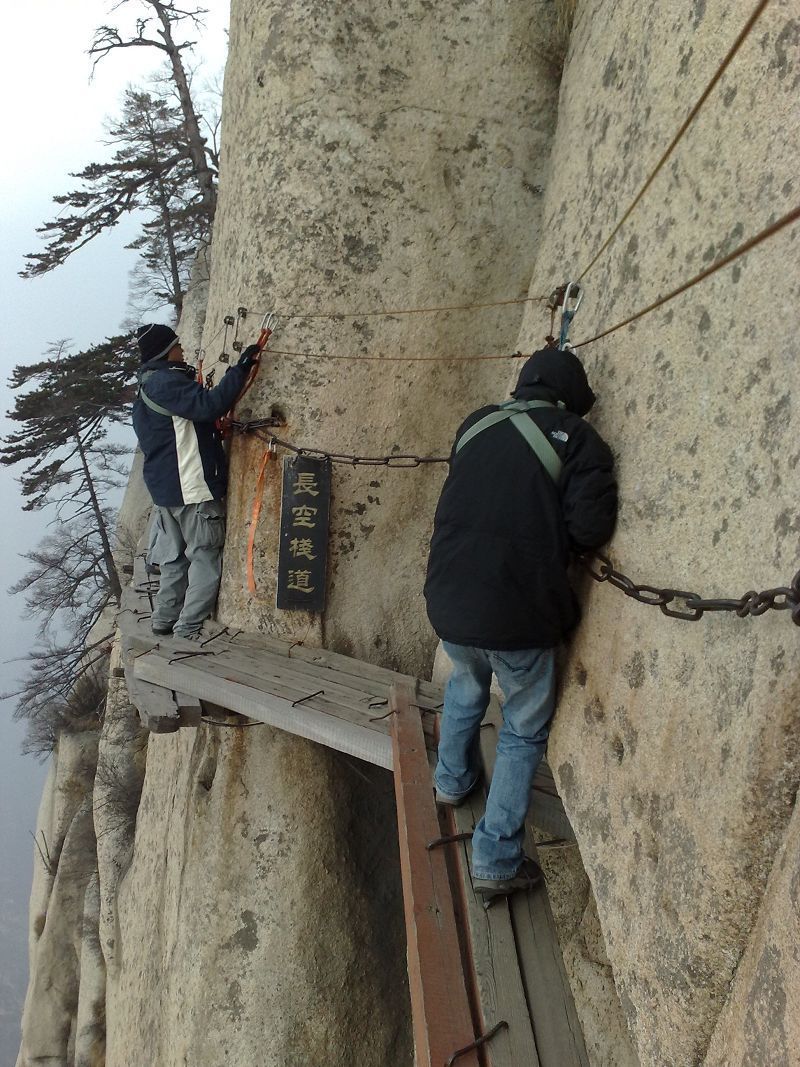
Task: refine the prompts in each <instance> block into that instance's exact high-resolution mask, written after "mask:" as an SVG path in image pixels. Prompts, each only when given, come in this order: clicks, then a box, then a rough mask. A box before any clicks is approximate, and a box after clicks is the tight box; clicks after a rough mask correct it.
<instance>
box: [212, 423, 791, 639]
mask: <svg viewBox="0 0 800 1067" xmlns="http://www.w3.org/2000/svg"><path fill="white" fill-rule="evenodd" d="M269 425H274V423H273V422H272V420H269V419H254V420H253V421H251V422H234V423H231V428H232V429H233V430H234V432H236V433H242V434H246V433H252V434H253V435H254V436H255V437H258V438H259V439H260V440H262V441H265V442H266V443H267V444H268V445H270V447H273V448H275V447H280V448H283V449H285V450H286V451H287V452H292V453H294V454H295V455H296V456H307V457H309V458H311V459H327V460H329V461H330V462H331V463H346V464H348V465H350V466H353V467H358V466H367V467H409V468H410V467H420V466H422V465H423V464H426V463H449V462H450V460H449V458H448V457H447V456H416V455H409V454H396V455H393V456H352V455H347V454H345V453H342V452H327V451H325V449H322V448H304V447H302V446H297V445H293V444H290V443H289V442H288V441H283V440H282V439H281V438H280V437H276V436H275V434H271V433H263V432H262V429H263V428H266V427H268V426H269ZM578 562H579V563H580V564H581V566H582V567H583V568H584V570H585V571H587V573H588V574H590V575H591V577H592V578H594V580H595V581H596V582H610V583H611V585H613V586H615V587H616V588H617V589H621V590H622V592H623V593H624V594H625V596H629V597H630V598H631V599H632V600H636V601H638V602H639V603H640V604H650V605H651V606H652V607H658V608H660V609H661V611H662V612H663V614H664V615H668V616H669V617H670V618H671V619H682V620H683V621H685V622H697V621H698V620H699V619H702V617H703V615H704V614H705V612H707V611H733V612H735V613H736V614H737V615H738V616H739V618H741V619H743V618H746V617H747V616H748V615H751V616H753V617H755V616H758V615H763V614H764V613H765V612H767V611H769V610H774V611H790V612H791V616H792V622H793V623H794V624H795V625H796V626H800V570H799V571H798V572H797V574H795V576H794V578H793V579H792V583H791V585H785V586H778V587H777V588H775V589H765V590H764V591H763V592H760V593H759V592H757V591H756V590H755V589H750V590H748V591H747V592H746V593H744V594H743V595H742V596H740V597H739V598H738V599H727V598H719V599H707V598H704V597H701V596H700V594H699V593H693V592H690V591H688V590H685V589H672V588H669V587H667V588H659V587H657V586H654V585H647V584H638V583H636V582H634V581H633V579H632V578H629V577H628V576H627V575H626V574H623V573H622V571H619V570H617V569H616V567H615V566H614V564H613V563H612V561H611V558H610V557H609V556H607V555H605V554H604V553H603V552H585V553H582V554H581V555H579V556H578ZM681 605H683V606H682V607H681Z"/></svg>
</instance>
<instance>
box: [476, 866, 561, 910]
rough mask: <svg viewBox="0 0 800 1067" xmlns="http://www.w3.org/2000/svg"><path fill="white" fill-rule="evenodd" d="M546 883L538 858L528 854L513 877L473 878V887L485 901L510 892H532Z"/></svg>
mask: <svg viewBox="0 0 800 1067" xmlns="http://www.w3.org/2000/svg"><path fill="white" fill-rule="evenodd" d="M543 884H544V875H543V874H542V868H541V867H540V866H539V864H538V863H537V862H536V860H532V859H530V857H528V856H526V857H525V859H523V861H522V863H521V864H520V866H519V868H518V870H517V873H516V874H515V875H514V876H513V877H512V878H501V879H495V878H473V879H472V888H473V889H474V890H475V892H476V893H477V894H478V896H480V897H482V898H483V901H484V903H487V902H489V901H491V900H494V898H495V897H507V896H508V895H509V894H510V893H519V892H524V893H527V892H530V890H531V889H538V888H539V886H540V885H543Z"/></svg>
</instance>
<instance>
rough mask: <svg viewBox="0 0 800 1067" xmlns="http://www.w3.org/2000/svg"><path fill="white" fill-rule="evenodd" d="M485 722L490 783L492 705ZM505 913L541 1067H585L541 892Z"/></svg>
mask: <svg viewBox="0 0 800 1067" xmlns="http://www.w3.org/2000/svg"><path fill="white" fill-rule="evenodd" d="M486 718H487V721H488V722H490V723H491V724H492V728H490V729H487V730H482V731H481V757H482V759H483V761H484V768H485V770H486V773H487V775H488V778H489V780H491V775H492V772H493V771H494V762H495V748H496V744H497V734H498V732H499V729H500V726H501V725H502V712H501V711H500V707H499V705H498V704H497V702H496V701H494V700H493V701H492V703H491V704H490V706H489V711H488V712H487V717H486ZM525 852H526V854H527V855H528V856H530V857H531V858H532V859H535V860H538V854H537V851H536V842H535V840H534V837H533V833H532V832H531V828H530V826H527V825H526V833H525ZM508 907H509V910H510V913H511V922H512V926H513V929H514V934H515V942H516V948H517V959H518V961H519V968H520V971H521V974H522V980H523V985H524V988H525V996H526V999H527V1002H528V1010H529V1014H530V1018H531V1021H532V1024H533V1034H534V1039H535V1041H536V1049H537V1052H538V1055H539V1061H540V1063H541V1067H589V1059H588V1056H587V1053H586V1045H585V1043H584V1040H583V1032H582V1030H581V1026H580V1022H579V1021H578V1015H577V1012H576V1011H575V1002H574V999H573V996H572V989H571V988H570V984H569V980H568V978H567V974H566V971H565V970H564V960H563V958H562V956H561V946H560V944H559V941H558V932H557V930H556V926H555V922H554V920H553V913H552V911H551V910H550V902H549V900H548V899H547V892H546V889H545V890H541V889H540V890H534V891H533V892H531V893H514V894H512V895H511V896H510V897H509V898H508Z"/></svg>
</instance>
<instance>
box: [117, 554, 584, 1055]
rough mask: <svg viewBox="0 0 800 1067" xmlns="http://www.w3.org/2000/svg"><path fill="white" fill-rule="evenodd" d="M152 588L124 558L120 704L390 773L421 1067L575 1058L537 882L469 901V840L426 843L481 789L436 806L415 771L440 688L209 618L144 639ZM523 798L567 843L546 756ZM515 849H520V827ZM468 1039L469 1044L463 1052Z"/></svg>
mask: <svg viewBox="0 0 800 1067" xmlns="http://www.w3.org/2000/svg"><path fill="white" fill-rule="evenodd" d="M153 592H154V583H150V582H149V581H148V580H147V578H146V576H145V575H144V569H143V564H142V562H141V561H140V560H137V566H136V569H135V571H134V583H133V585H132V586H131V587H129V588H128V589H127V590H126V591H125V593H124V598H123V605H122V611H121V612H120V616H119V626H120V629H121V631H122V640H123V653H124V655H123V662H124V665H125V676H126V681H127V684H128V689H129V693H130V696H131V701H132V703H134V704H135V705H136V707H137V708H138V709H139V713H140V716H141V717H142V721H143V723H144V724H145V725H146V726H147V727H148V729H150V730H151V731H152V732H154V733H165V732H173V731H175V730H177V729H179V728H180V727H187V726H189V727H192V726H197V725H198V724H199V723H200V722H201V717H202V715H203V713H204V711H205V713H206V714H208V713H209V712H211V713H212V714H213V713H214V712H215V711H216V712H218V711H219V709H225V710H226V711H229V712H234V713H237V714H239V715H244V716H246V717H247V718H248V719H250V720H255V721H258V722H263V723H267V724H269V725H271V726H274V727H277V728H279V729H283V730H286V731H288V732H290V733H293V734H295V735H297V736H300V737H305V738H307V739H308V740H311V741H315V742H318V743H320V744H324V745H327V746H328V747H330V748H334V749H336V750H338V751H340V752H343V753H346V754H349V755H352V756H356V757H358V758H360V759H364V760H366V761H368V762H370V763H373V764H375V765H377V766H380V767H384V768H386V769H387V770H393V771H394V775H395V790H396V797H397V807H398V824H399V831H400V851H401V868H402V873H403V882H404V899H405V908H406V919H407V929H408V945H409V976H410V979H411V982H410V986H411V995H412V1007H413V1018H414V1028H415V1043H416V1049H417V1058H418V1062H419V1065H420V1067H446V1065H447V1064H450V1063H452V1064H455V1067H479V1065H480V1067H586V1065H587V1063H588V1061H587V1059H586V1052H585V1048H584V1045H583V1038H582V1035H581V1032H580V1026H579V1024H578V1021H577V1016H576V1014H575V1008H574V1004H573V1001H572V994H571V990H570V988H569V984H568V982H567V979H566V975H565V973H564V968H563V963H562V960H561V952H560V949H559V946H558V939H557V936H556V931H555V926H554V924H553V919H552V915H551V913H550V908H549V904H548V901H547V895H546V892H545V891H540V892H536V893H532V894H518V895H515V896H513V897H511V898H509V899H508V900H502V901H498V902H496V903H494V904H493V905H492V906H491V907H490V908H489V909H488V910H487V909H484V907H483V904H482V901H481V900H480V899H479V898H478V897H477V896H476V895H475V893H474V891H473V890H472V884H471V879H470V874H469V851H470V846H469V844H468V843H467V842H465V841H460V842H457V843H450V844H444V845H441V846H437V847H434V848H433V849H429V848H428V847H427V846H428V845H429V844H430V843H431V842H432V841H433V840H434V839H436V838H438V837H441V836H442V835H453V834H471V832H472V830H473V829H474V826H475V825H476V823H477V822H478V821H479V820H480V818H481V816H482V814H483V805H484V799H485V794H484V792H483V791H481V790H479V791H477V792H476V793H475V794H474V796H473V797H471V798H470V799H469V801H468V802H467V803H466V804H464V805H463V806H462V807H461V808H458V809H444V808H441V809H439V811H438V813H437V809H436V805H435V804H434V801H433V786H432V779H431V769H430V768H431V766H432V764H433V763H434V762H435V748H436V712H437V711H438V710H439V709H440V708H441V706H442V702H443V692H442V690H441V689H440V688H439V687H437V686H434V685H432V684H431V683H428V682H424V681H420V680H418V679H416V678H412V677H409V676H407V675H402V674H399V673H397V672H394V671H390V670H387V669H385V668H382V667H377V666H375V665H373V664H367V663H363V662H361V661H358V660H354V659H351V658H349V657H347V656H341V655H338V654H337V653H332V652H329V651H327V650H324V649H314V648H305V647H303V646H301V645H296V644H294V645H292V644H290V643H288V642H285V641H280V640H278V639H275V638H270V637H268V636H266V635H262V634H243V633H234V634H231V633H230V632H229V631H228V630H227V628H224V627H220V626H217V625H216V624H206V627H205V628H204V636H203V639H202V640H201V641H200V642H195V641H192V642H190V641H183V640H180V639H178V638H173V637H170V638H168V639H158V638H156V637H155V636H154V635H153V634H152V632H151V630H150V623H149V616H150V610H151V604H150V598H151V596H152V594H153ZM486 723H487V724H488V727H487V728H485V729H483V730H482V732H481V753H482V758H483V761H484V766H485V777H486V781H487V782H489V781H490V780H491V771H492V767H493V760H494V745H495V741H496V731H497V728H498V727H499V725H500V724H501V723H502V718H501V713H500V710H499V708H498V706H497V705H496V704H493V705H492V707H491V708H490V710H489V712H488V713H487V719H486ZM492 727H494V729H493V728H492ZM532 797H533V801H532V807H531V812H530V819H531V821H533V823H534V824H535V825H536V826H537V827H539V828H540V829H543V830H544V831H545V832H546V833H549V834H552V835H554V836H557V837H559V838H563V839H566V840H574V838H573V835H572V830H571V828H570V827H569V823H568V821H567V819H566V816H565V814H564V811H563V807H562V806H561V802H560V800H559V799H558V796H557V792H556V790H555V785H554V782H553V779H552V775H551V774H550V772H549V769H548V768H547V767H546V765H543V767H542V769H541V771H540V773H539V775H538V776H537V780H536V783H535V789H534V793H533V794H532ZM526 849H527V851H528V854H529V855H533V856H535V846H534V845H533V841H532V837H531V835H530V834H529V840H528V841H527V842H526ZM487 1035H491V1036H490V1038H487V1040H485V1041H484V1040H483V1039H484V1037H487ZM476 1041H477V1042H478V1043H479V1045H480V1048H479V1050H470V1049H469V1046H470V1045H471V1044H472V1043H473V1042H476ZM456 1054H458V1055H456ZM453 1056H455V1059H453Z"/></svg>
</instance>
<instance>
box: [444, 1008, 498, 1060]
mask: <svg viewBox="0 0 800 1067" xmlns="http://www.w3.org/2000/svg"><path fill="white" fill-rule="evenodd" d="M503 1029H505V1030H508V1023H507V1022H506V1021H505V1019H502V1020H501V1021H500V1022H499V1023H497V1025H496V1026H493V1027H492V1029H491V1030H487V1031H486V1033H485V1034H481V1036H480V1037H476V1038H475V1040H474V1041H473V1042H472V1044H471V1045H464V1047H463V1048H460V1049H458V1051H457V1052H454V1053H453V1055H452V1056H451V1057H450V1059H449V1060H448V1061H447V1063H446V1064H445V1065H444V1067H453V1064H454V1063H455V1062H456V1060H460V1059H461V1057H462V1056H466V1054H467V1053H468V1052H473V1051H474V1050H475V1049H476V1048H480V1047H481V1045H485V1044H486V1043H487V1042H488V1041H491V1039H492V1038H493V1037H494V1036H495V1034H499V1033H500V1031H501V1030H503Z"/></svg>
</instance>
